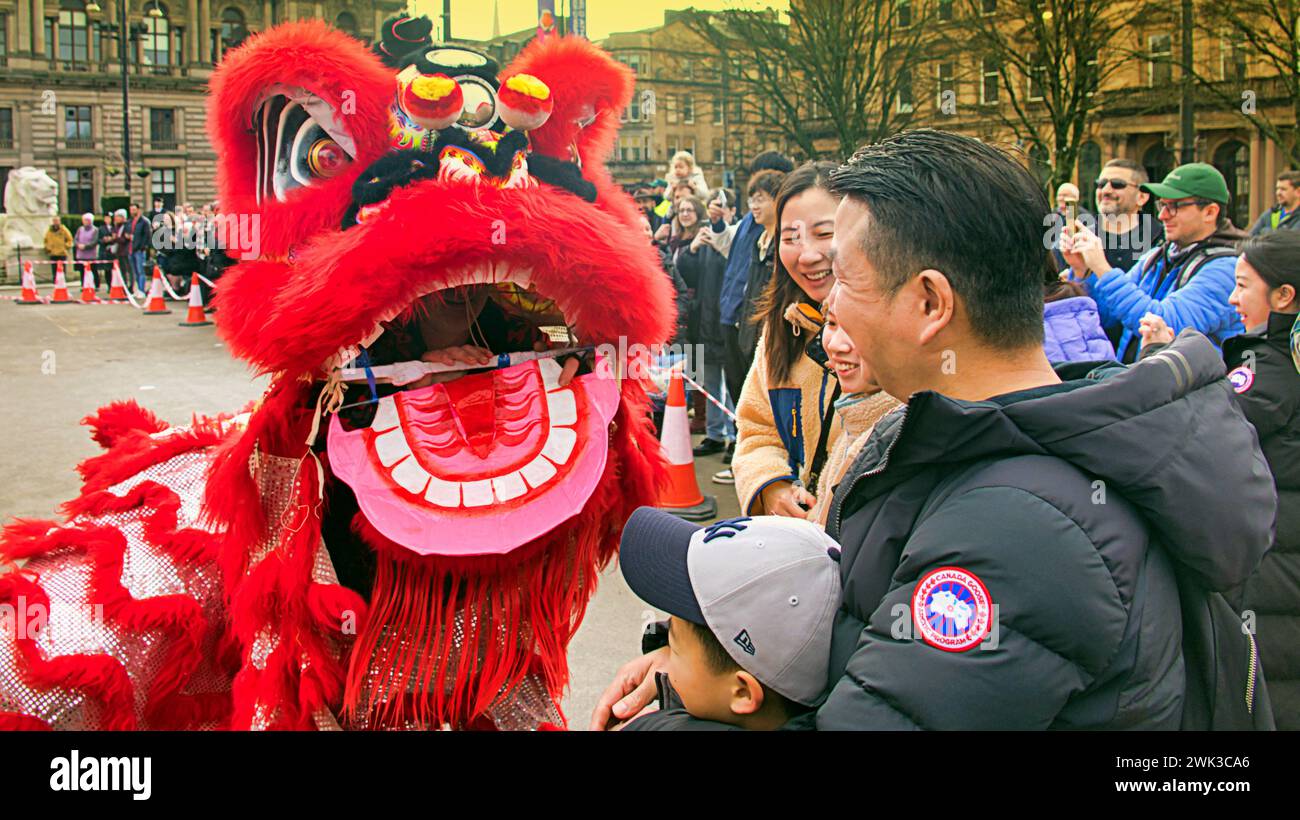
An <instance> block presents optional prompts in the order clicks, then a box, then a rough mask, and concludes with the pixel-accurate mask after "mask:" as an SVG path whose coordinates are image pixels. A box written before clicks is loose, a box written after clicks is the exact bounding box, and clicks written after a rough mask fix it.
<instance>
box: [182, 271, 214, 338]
mask: <svg viewBox="0 0 1300 820" xmlns="http://www.w3.org/2000/svg"><path fill="white" fill-rule="evenodd" d="M179 324H180V326H181V327H202V326H203V325H210V324H212V323H211V322H209V321H208V319H207V317H206V316H204V314H203V290H202V289H201V288H200V287H199V275H198V274H197V273H192V274H190V309H189V312H188V313H187V314H186V315H185V321H183V322H180V323H179Z"/></svg>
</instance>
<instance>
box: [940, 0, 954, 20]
mask: <svg viewBox="0 0 1300 820" xmlns="http://www.w3.org/2000/svg"><path fill="white" fill-rule="evenodd" d="M952 19H953V17H952V0H939V22H940V23H951V22H952Z"/></svg>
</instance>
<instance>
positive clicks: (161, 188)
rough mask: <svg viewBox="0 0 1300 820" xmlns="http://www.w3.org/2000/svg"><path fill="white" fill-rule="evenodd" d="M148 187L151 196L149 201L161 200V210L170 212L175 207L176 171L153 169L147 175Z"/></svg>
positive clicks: (173, 169)
mask: <svg viewBox="0 0 1300 820" xmlns="http://www.w3.org/2000/svg"><path fill="white" fill-rule="evenodd" d="M149 186H150V188H151V189H152V190H151V193H152V194H153V196H152V197H150V199H161V200H162V201H163V209H164V210H167V211H170V210H172V209H173V208H175V207H176V169H175V168H154V169H152V172H151V173H150V174H149Z"/></svg>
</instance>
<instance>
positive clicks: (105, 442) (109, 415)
mask: <svg viewBox="0 0 1300 820" xmlns="http://www.w3.org/2000/svg"><path fill="white" fill-rule="evenodd" d="M81 423H82V424H84V425H86V426H87V427H89V428H90V429H91V433H90V435H91V438H93V439H94V440H95V442H96V443H97V444H99V446H100V447H103V448H104V449H105V450H108V449H110V448H111V447H113V445H115V444H117V442H118V441H119V440H121V438H122V437H123V436H125V435H126V434H127V433H135V432H142V433H161V432H162V431H163V430H166V429H167V423H166V422H164V421H162V420H160V419H159V418H158V417H157V416H155V415H154V414H153V413H151V412H149V411H148V410H146V409H144V408H143V407H141V406H140V405H138V404H136V403H135V402H134V401H115V402H113V403H112V404H108V405H105V406H103V407H101V408H99V409H98V410H96V411H95V412H94V413H91V414H90V415H89V416H86V417H85V418H84V419H82V420H81Z"/></svg>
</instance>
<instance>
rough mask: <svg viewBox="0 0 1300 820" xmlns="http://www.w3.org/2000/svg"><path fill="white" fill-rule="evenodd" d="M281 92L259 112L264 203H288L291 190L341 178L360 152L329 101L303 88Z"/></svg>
mask: <svg viewBox="0 0 1300 820" xmlns="http://www.w3.org/2000/svg"><path fill="white" fill-rule="evenodd" d="M276 90H278V91H280V92H281V93H272V94H270V95H269V96H268V97H267V98H266V99H265V100H264V101H263V102H262V104H261V105H260V106H258V108H257V109H256V111H255V113H254V114H253V128H254V131H255V132H256V134H257V196H258V201H259V202H261V201H264V200H265V199H266V198H267V197H268V196H270V197H274V198H275V199H277V200H279V201H282V202H283V201H284V199H285V196H286V195H287V194H288V193H289V192H290V191H293V190H295V189H297V188H304V187H308V186H310V185H313V184H315V183H317V182H320V181H321V180H326V179H330V178H331V177H334V176H337V175H338V174H340V173H342V172H343V171H344V170H345V169H346V168H347V167H348V166H349V165H351V164H352V157H353V152H354V150H355V149H354V146H353V144H352V140H351V137H350V136H349V135H348V134H347V132H346V131H345V130H343V129H342V128H341V126H340V125H339V124H338V123H337V122H336V121H335V116H334V111H333V109H332V108H330V106H329V104H328V103H326V102H325V101H324V100H322V99H321V98H319V97H317V96H315V95H314V94H311V93H310V92H307V91H304V90H303V89H288V88H279V89H276Z"/></svg>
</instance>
